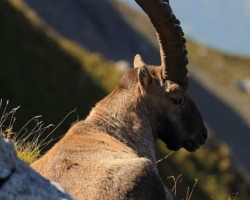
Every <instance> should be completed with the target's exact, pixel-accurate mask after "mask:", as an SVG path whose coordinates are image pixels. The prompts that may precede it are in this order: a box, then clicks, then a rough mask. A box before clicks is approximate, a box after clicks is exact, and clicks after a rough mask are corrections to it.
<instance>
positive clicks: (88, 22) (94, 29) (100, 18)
mask: <svg viewBox="0 0 250 200" xmlns="http://www.w3.org/2000/svg"><path fill="white" fill-rule="evenodd" d="M24 1H25V2H26V3H27V5H29V6H30V7H31V8H32V9H34V10H35V11H36V12H37V13H38V14H39V16H41V18H42V19H43V20H44V21H45V22H46V23H47V24H48V25H49V26H51V27H53V29H55V30H56V31H57V32H58V33H60V34H61V35H63V36H64V37H66V38H68V39H70V40H73V41H75V42H77V43H79V44H81V45H82V46H84V48H86V49H88V50H90V51H92V52H99V53H101V54H102V55H103V56H105V57H106V58H107V59H109V60H113V61H118V60H126V61H128V62H130V63H132V62H133V58H134V56H135V55H136V54H137V53H139V52H140V53H141V54H145V55H148V54H151V55H152V56H150V57H146V58H145V61H147V62H149V63H152V64H153V63H159V55H158V53H157V51H156V50H155V49H154V48H153V47H152V45H151V44H149V43H148V42H147V41H146V40H145V39H143V38H142V37H141V36H140V34H138V33H137V32H136V31H135V30H134V29H133V28H131V27H130V26H129V25H128V24H127V23H126V21H124V20H123V18H122V16H121V15H120V14H119V12H117V10H116V9H115V8H114V7H113V6H112V5H111V4H110V3H109V1H108V0H102V1H99V2H98V4H97V2H96V1H92V0H74V1H67V0H60V1H58V2H57V1H52V0H46V3H43V5H42V6H41V1H40V0H24Z"/></svg>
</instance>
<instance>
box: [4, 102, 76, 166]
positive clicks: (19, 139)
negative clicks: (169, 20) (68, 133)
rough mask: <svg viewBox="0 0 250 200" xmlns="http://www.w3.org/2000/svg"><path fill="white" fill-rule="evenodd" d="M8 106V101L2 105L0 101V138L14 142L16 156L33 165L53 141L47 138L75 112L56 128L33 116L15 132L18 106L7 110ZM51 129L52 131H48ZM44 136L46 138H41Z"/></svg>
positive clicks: (39, 117)
mask: <svg viewBox="0 0 250 200" xmlns="http://www.w3.org/2000/svg"><path fill="white" fill-rule="evenodd" d="M8 105H9V101H7V102H6V104H5V105H4V104H3V101H2V100H0V113H1V115H0V136H2V137H3V138H6V139H11V140H12V141H13V142H14V146H15V149H16V153H17V156H18V157H19V158H20V159H21V160H23V161H24V162H26V163H27V164H31V163H33V162H34V161H36V160H37V159H38V158H39V157H40V156H41V151H42V150H43V148H44V147H46V146H47V145H48V144H49V143H51V142H53V140H54V139H53V138H52V139H50V140H47V138H48V137H50V136H51V135H53V132H54V131H55V130H56V129H57V128H58V127H59V126H60V125H61V124H62V123H63V121H64V120H65V119H66V118H67V117H68V116H69V115H70V114H72V113H73V112H75V110H73V111H71V112H70V113H69V114H68V115H67V116H65V117H64V119H63V120H62V121H61V122H60V123H59V124H58V125H57V126H56V127H55V126H54V125H53V124H49V125H44V122H43V121H41V117H42V116H35V117H33V118H32V119H30V120H29V121H28V122H27V123H25V125H24V126H23V127H22V128H21V129H20V130H19V131H18V132H15V131H14V124H15V121H16V117H15V114H16V112H17V110H18V109H19V108H20V106H18V107H16V108H13V109H10V110H9V109H8ZM52 127H53V129H52V130H51V131H49V129H51V128H52ZM44 135H46V137H42V136H44ZM55 139H57V138H55Z"/></svg>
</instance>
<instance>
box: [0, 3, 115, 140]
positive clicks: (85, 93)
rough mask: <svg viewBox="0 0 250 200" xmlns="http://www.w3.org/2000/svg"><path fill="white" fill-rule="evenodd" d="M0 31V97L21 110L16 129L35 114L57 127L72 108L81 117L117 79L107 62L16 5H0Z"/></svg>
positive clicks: (65, 124) (68, 122) (64, 130)
mask: <svg viewBox="0 0 250 200" xmlns="http://www.w3.org/2000/svg"><path fill="white" fill-rule="evenodd" d="M11 2H12V3H11ZM23 13H25V14H26V16H24V14H23ZM0 32H1V37H0V44H1V45H0V58H1V59H0V67H1V73H0V91H1V92H0V95H1V96H0V98H1V99H4V100H6V99H9V100H10V102H11V104H12V105H13V107H15V106H17V105H21V109H20V112H22V114H21V117H18V115H17V117H18V118H19V120H18V121H17V123H18V124H17V127H19V128H20V126H22V125H23V124H24V123H25V122H26V121H28V120H29V119H30V118H32V117H34V116H35V115H37V114H39V115H43V117H44V120H45V124H49V123H53V124H57V123H59V122H60V121H61V119H62V118H63V117H64V116H66V115H67V114H68V113H69V112H70V111H71V110H73V109H75V108H77V112H78V113H79V115H80V118H81V119H82V118H85V116H86V114H88V112H89V110H90V108H91V107H92V106H94V104H95V102H97V101H98V100H100V99H101V98H103V96H105V95H106V94H107V92H108V91H110V90H111V89H112V88H113V87H114V85H115V84H116V83H117V82H118V80H119V73H118V72H116V71H115V68H114V67H113V64H112V63H108V62H106V63H105V61H104V60H103V59H102V58H101V57H100V56H98V55H91V54H89V53H87V52H86V51H84V50H83V49H81V48H79V47H77V46H76V45H75V44H73V43H71V42H68V41H67V40H65V39H63V38H61V37H60V36H59V35H55V34H52V32H50V30H48V29H47V28H46V27H44V26H43V25H42V23H41V22H40V21H39V19H38V18H36V17H35V15H34V13H32V11H31V10H29V9H28V8H26V7H25V6H23V5H22V4H21V3H20V1H5V0H1V1H0ZM107 80H108V81H107ZM74 120H76V116H74V117H73V116H72V118H71V119H68V121H67V122H65V123H63V125H62V126H60V127H59V128H58V129H57V130H56V132H55V136H54V137H58V136H59V135H62V133H65V132H66V130H67V129H68V127H69V125H70V124H71V123H72V122H73V121H74Z"/></svg>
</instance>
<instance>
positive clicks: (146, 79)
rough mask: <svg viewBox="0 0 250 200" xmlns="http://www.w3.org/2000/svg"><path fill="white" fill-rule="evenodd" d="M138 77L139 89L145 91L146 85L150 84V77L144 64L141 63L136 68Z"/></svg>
mask: <svg viewBox="0 0 250 200" xmlns="http://www.w3.org/2000/svg"><path fill="white" fill-rule="evenodd" d="M138 78H139V82H140V87H141V89H142V90H143V91H144V92H146V90H147V87H148V86H149V85H150V84H152V81H153V80H152V77H151V75H150V74H149V72H148V69H147V67H146V65H143V66H142V67H140V68H139V69H138Z"/></svg>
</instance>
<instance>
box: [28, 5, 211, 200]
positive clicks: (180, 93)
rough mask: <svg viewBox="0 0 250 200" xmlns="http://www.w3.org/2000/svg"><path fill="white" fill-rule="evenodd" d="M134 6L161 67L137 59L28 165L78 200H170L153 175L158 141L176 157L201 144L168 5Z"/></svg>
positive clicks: (201, 129) (198, 120)
mask: <svg viewBox="0 0 250 200" xmlns="http://www.w3.org/2000/svg"><path fill="white" fill-rule="evenodd" d="M137 3H138V4H139V5H140V6H141V7H142V8H143V10H144V11H145V12H146V13H147V14H148V16H149V18H150V20H151V22H152V23H153V25H154V27H155V29H156V32H157V35H158V38H159V43H160V51H161V60H162V65H161V66H148V65H146V64H145V63H144V62H143V60H142V59H141V56H140V55H136V56H135V59H134V67H135V68H133V69H131V70H129V71H128V72H127V73H126V74H125V75H124V76H123V77H122V78H121V80H120V83H119V84H118V86H117V87H116V88H115V89H114V91H113V92H112V93H111V94H110V95H109V96H107V97H106V98H104V99H103V100H102V101H100V102H99V103H98V104H97V105H96V106H95V107H94V108H93V109H92V111H91V112H90V114H89V116H88V117H87V118H86V119H85V120H83V121H80V122H78V123H76V124H75V125H74V126H72V127H71V128H70V130H69V131H68V132H67V133H66V135H65V136H64V137H63V138H62V139H61V140H60V141H59V142H58V143H57V144H56V145H55V146H54V147H53V148H52V149H51V150H50V151H49V152H48V153H46V154H45V155H44V156H43V157H42V158H40V159H39V160H38V161H36V162H35V163H34V164H33V165H32V167H33V168H34V169H35V170H37V171H38V172H39V173H41V174H42V175H43V176H45V177H46V178H48V179H50V180H52V181H56V182H59V183H60V184H61V185H62V186H63V187H64V188H65V189H66V190H67V191H68V192H69V193H70V194H71V195H73V196H74V197H76V198H77V199H86V200H92V199H96V200H99V199H100V200H111V199H114V200H122V199H139V200H140V199H141V200H147V199H148V200H163V199H164V200H165V199H168V200H172V199H175V197H174V195H173V194H172V193H171V192H170V191H169V190H168V189H167V188H165V187H164V185H163V183H162V182H161V179H160V178H159V175H158V171H157V165H156V159H155V143H156V140H157V139H158V138H159V139H161V140H162V141H163V142H165V143H166V145H167V147H168V148H169V149H171V150H174V151H177V150H179V149H180V148H182V147H184V148H185V149H187V150H188V151H195V150H197V149H198V148H199V147H200V146H202V145H203V144H204V143H205V141H206V139H207V130H206V128H205V126H204V124H203V120H202V117H201V115H200V113H199V111H198V109H197V107H196V106H195V104H194V102H193V101H192V100H191V98H190V97H189V92H188V87H189V84H188V82H189V81H188V79H189V78H188V75H187V69H186V65H187V63H188V62H187V58H186V55H187V51H186V49H185V40H184V38H183V37H182V36H183V32H182V29H181V28H180V27H179V24H180V23H179V21H178V20H177V19H176V18H175V16H174V15H173V14H172V10H171V8H170V6H169V4H168V3H166V2H161V1H159V0H137ZM152 9H153V10H152ZM154 10H159V12H154ZM156 21H157V23H155V22H156ZM157 24H158V25H157ZM160 26H163V27H165V26H166V30H165V29H163V28H162V27H160ZM166 32H167V33H166Z"/></svg>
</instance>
